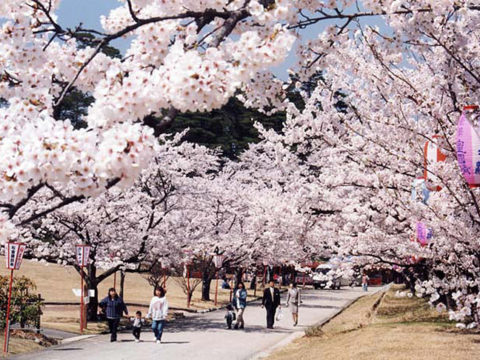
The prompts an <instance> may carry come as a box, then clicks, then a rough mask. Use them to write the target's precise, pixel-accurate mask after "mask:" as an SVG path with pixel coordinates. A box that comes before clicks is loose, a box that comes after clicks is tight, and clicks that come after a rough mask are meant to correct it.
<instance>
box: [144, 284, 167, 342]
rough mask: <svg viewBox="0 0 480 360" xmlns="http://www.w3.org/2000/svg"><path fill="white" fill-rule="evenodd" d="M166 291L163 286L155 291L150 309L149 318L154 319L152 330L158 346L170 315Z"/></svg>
mask: <svg viewBox="0 0 480 360" xmlns="http://www.w3.org/2000/svg"><path fill="white" fill-rule="evenodd" d="M165 294H166V292H165V289H164V288H163V287H161V286H159V287H156V288H155V290H154V291H153V297H152V300H151V301H150V307H149V308H148V314H147V318H151V319H152V330H153V334H154V335H155V340H156V342H157V344H160V342H161V340H162V335H163V328H164V327H165V322H166V320H167V315H168V301H167V297H166V296H165Z"/></svg>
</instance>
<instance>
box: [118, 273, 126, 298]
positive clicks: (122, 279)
mask: <svg viewBox="0 0 480 360" xmlns="http://www.w3.org/2000/svg"><path fill="white" fill-rule="evenodd" d="M124 290H125V271H123V270H120V294H119V295H120V297H121V298H122V299H123V295H124V293H125V291H124Z"/></svg>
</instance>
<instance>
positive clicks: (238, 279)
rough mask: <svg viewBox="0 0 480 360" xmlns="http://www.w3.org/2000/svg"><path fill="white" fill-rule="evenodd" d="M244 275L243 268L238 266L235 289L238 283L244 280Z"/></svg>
mask: <svg viewBox="0 0 480 360" xmlns="http://www.w3.org/2000/svg"><path fill="white" fill-rule="evenodd" d="M242 277H243V268H237V269H236V270H235V289H236V288H237V286H238V283H239V282H241V281H242Z"/></svg>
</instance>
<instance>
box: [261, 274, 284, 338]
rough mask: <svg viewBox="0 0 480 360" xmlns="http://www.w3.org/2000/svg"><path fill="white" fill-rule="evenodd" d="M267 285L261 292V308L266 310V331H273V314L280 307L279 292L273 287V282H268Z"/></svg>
mask: <svg viewBox="0 0 480 360" xmlns="http://www.w3.org/2000/svg"><path fill="white" fill-rule="evenodd" d="M268 285H269V286H268V287H267V288H266V289H265V290H264V291H263V299H262V307H265V309H266V310H267V329H273V324H274V323H275V312H276V311H277V307H279V306H280V291H279V290H278V289H277V288H276V287H275V281H273V280H270V281H269V283H268Z"/></svg>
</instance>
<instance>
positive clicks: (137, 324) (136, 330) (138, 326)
mask: <svg viewBox="0 0 480 360" xmlns="http://www.w3.org/2000/svg"><path fill="white" fill-rule="evenodd" d="M132 322H133V331H132V333H133V337H134V338H135V342H136V343H138V342H140V333H141V332H142V324H143V319H142V312H141V311H137V312H136V313H135V317H134V318H133V319H132Z"/></svg>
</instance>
